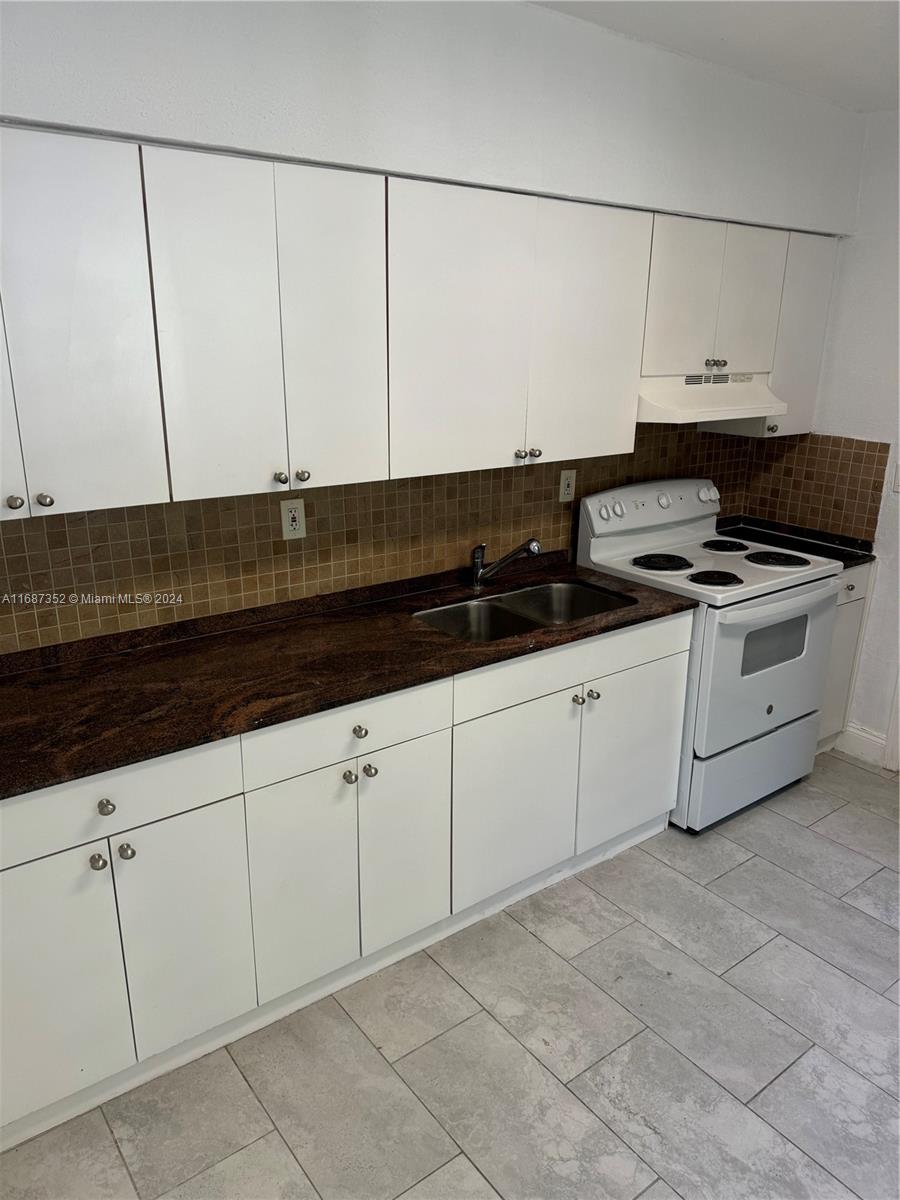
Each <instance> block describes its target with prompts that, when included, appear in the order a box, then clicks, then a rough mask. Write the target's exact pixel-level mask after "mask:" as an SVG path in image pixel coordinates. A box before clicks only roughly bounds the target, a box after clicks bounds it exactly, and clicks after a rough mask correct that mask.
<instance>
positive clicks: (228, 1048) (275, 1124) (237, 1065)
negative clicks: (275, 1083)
mask: <svg viewBox="0 0 900 1200" xmlns="http://www.w3.org/2000/svg"><path fill="white" fill-rule="evenodd" d="M310 1007H311V1006H310ZM297 1011H298V1012H300V1011H302V1010H301V1009H298V1010H297ZM291 1015H293V1014H291ZM281 1020H284V1018H283V1017H282V1018H281ZM272 1024H273V1025H274V1024H277V1022H275V1021H273V1022H272ZM263 1028H264V1029H268V1028H269V1026H267V1025H264V1026H263ZM248 1036H250V1037H252V1036H253V1035H252V1034H250V1035H248ZM239 1040H241V1039H239ZM231 1046H232V1043H230V1042H229V1043H227V1044H226V1045H225V1046H224V1049H225V1051H226V1052H227V1054H228V1057H229V1058H230V1059H231V1061H232V1062H233V1063H234V1066H235V1069H236V1071H237V1072H238V1074H239V1075H240V1077H241V1079H243V1081H244V1083H246V1085H247V1087H248V1088H249V1089H250V1091H251V1092H252V1093H253V1096H254V1098H255V1099H256V1103H257V1104H258V1105H259V1106H260V1108H261V1109H262V1110H263V1112H264V1113H265V1114H266V1116H267V1117H268V1118H269V1120H270V1121H271V1122H272V1129H274V1130H276V1131H277V1133H278V1136H279V1137H280V1138H281V1140H282V1141H283V1142H284V1144H285V1146H287V1148H288V1151H289V1152H290V1155H291V1158H293V1160H294V1162H295V1163H296V1164H297V1166H298V1167H299V1168H300V1170H301V1171H302V1172H303V1174H304V1175H305V1176H306V1178H307V1179H308V1180H309V1186H310V1187H311V1188H312V1189H313V1191H314V1192H315V1193H316V1195H317V1196H318V1197H319V1200H322V1193H321V1192H320V1191H319V1189H318V1188H317V1187H316V1185H315V1183H314V1182H313V1178H312V1176H311V1175H310V1173H309V1171H307V1169H306V1167H304V1165H303V1163H302V1162H301V1161H300V1159H299V1157H298V1156H297V1155H296V1154H295V1153H294V1147H293V1146H292V1145H291V1143H290V1142H289V1141H288V1140H287V1138H286V1137H285V1136H284V1134H283V1133H282V1130H281V1126H280V1125H279V1124H278V1122H277V1121H276V1120H275V1118H274V1117H273V1116H272V1114H271V1113H270V1112H269V1110H268V1108H267V1107H266V1106H265V1104H264V1103H263V1101H262V1098H261V1097H260V1096H259V1095H258V1094H257V1091H256V1088H255V1087H254V1086H253V1084H252V1083H251V1082H250V1080H249V1079H248V1078H247V1076H246V1075H245V1074H244V1072H243V1071H242V1070H241V1066H240V1063H239V1062H238V1061H237V1059H236V1058H235V1057H234V1055H233V1054H232V1053H231Z"/></svg>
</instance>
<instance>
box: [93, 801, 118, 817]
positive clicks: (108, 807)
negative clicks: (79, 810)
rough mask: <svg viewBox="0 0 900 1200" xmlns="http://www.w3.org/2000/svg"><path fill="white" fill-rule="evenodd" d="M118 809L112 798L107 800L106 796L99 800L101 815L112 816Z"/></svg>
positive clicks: (98, 810) (98, 806) (98, 807)
mask: <svg viewBox="0 0 900 1200" xmlns="http://www.w3.org/2000/svg"><path fill="white" fill-rule="evenodd" d="M115 811H116V806H115V804H113V802H112V800H107V799H106V797H105V796H104V798H103V799H102V800H98V801H97V812H98V813H99V814H100V816H101V817H111V816H112V815H113V813H114V812H115Z"/></svg>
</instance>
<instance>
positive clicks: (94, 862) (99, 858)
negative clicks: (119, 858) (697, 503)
mask: <svg viewBox="0 0 900 1200" xmlns="http://www.w3.org/2000/svg"><path fill="white" fill-rule="evenodd" d="M88 862H89V863H90V864H91V870H92V871H105V870H106V868H107V867H108V866H109V863H108V862H107V861H106V859H105V858H104V857H103V855H102V854H92V855H91V857H90V858H89V859H88Z"/></svg>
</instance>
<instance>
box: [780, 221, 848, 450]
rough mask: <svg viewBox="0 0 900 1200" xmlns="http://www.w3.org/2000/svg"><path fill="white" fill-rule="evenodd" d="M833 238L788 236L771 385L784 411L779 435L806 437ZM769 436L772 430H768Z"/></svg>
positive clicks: (826, 303) (815, 388)
mask: <svg viewBox="0 0 900 1200" xmlns="http://www.w3.org/2000/svg"><path fill="white" fill-rule="evenodd" d="M836 248H837V241H836V239H835V238H830V237H820V236H818V235H816V234H811V233H792V234H791V235H790V242H789V244H788V255H787V267H786V269H785V273H784V294H783V296H782V300H781V319H780V321H779V325H778V340H777V342H776V344H775V363H774V365H773V367H772V378H771V380H770V386H771V388H772V391H773V392H774V393H775V395H776V396H778V397H779V399H781V400H783V401H784V402H785V404H786V405H787V406H788V411H787V412H786V413H785V415H784V416H783V417H779V418H778V430H777V432H778V433H779V434H782V435H783V434H791V433H809V431H810V430H811V429H812V421H813V415H814V413H815V408H816V395H817V393H818V388H819V372H820V368H821V365H822V353H823V350H824V347H825V332H826V329H827V327H828V309H829V305H830V302H831V281H832V276H833V274H834V258H835V253H836ZM769 432H771V431H769Z"/></svg>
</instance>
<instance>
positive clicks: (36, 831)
mask: <svg viewBox="0 0 900 1200" xmlns="http://www.w3.org/2000/svg"><path fill="white" fill-rule="evenodd" d="M241 791H243V782H242V779H241V748H240V742H239V740H238V738H236V737H234V738H227V739H226V740H224V741H221V742H210V743H209V744H208V745H205V746H197V747H195V748H194V749H192V750H182V751H180V752H179V753H177V754H167V755H165V756H164V757H162V758H151V759H148V760H147V761H146V762H141V763H134V764H133V765H132V766H129V767H121V768H120V769H119V770H116V771H104V772H103V773H102V774H99V775H89V776H87V778H85V779H76V780H74V781H73V782H72V783H63V784H60V785H59V786H58V787H52V788H42V789H41V790H40V791H38V792H26V793H25V795H23V796H12V797H11V798H10V799H8V800H4V801H2V803H0V867H11V866H14V865H15V864H16V863H20V862H27V861H28V860H29V859H32V858H40V857H41V856H42V855H44V854H52V853H54V852H55V851H57V850H65V849H67V848H68V847H69V846H78V845H81V843H83V842H92V841H95V840H96V839H97V838H105V837H110V836H111V835H113V834H116V833H121V832H122V831H123V830H125V829H133V828H134V827H135V826H136V825H146V824H148V823H149V822H150V821H158V820H159V819H160V818H161V817H170V816H172V815H173V814H174V813H179V812H185V811H187V810H188V809H190V808H198V807H199V806H200V805H201V804H209V803H211V802H212V801H213V800H222V799H224V798H225V797H226V796H234V795H237V794H238V793H239V792H241ZM101 800H106V801H109V802H110V803H111V804H112V805H114V806H115V808H114V811H113V812H111V813H110V814H109V815H107V816H103V815H101V813H100V811H99V810H98V804H99V803H100V801H101Z"/></svg>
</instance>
